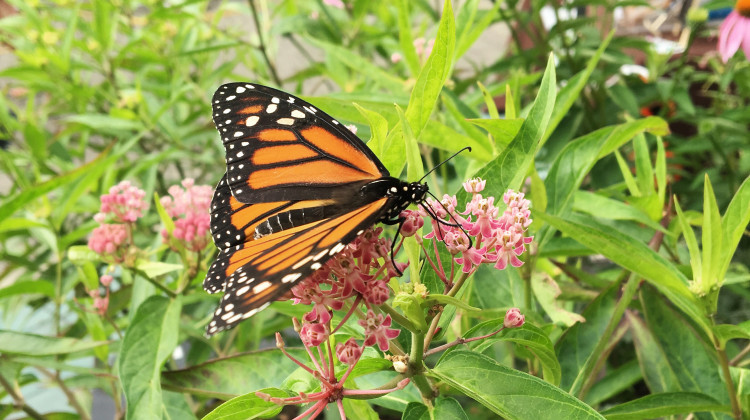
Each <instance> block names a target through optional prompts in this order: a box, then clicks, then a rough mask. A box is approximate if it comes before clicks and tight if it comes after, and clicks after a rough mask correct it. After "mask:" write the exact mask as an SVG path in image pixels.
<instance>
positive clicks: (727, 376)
mask: <svg viewBox="0 0 750 420" xmlns="http://www.w3.org/2000/svg"><path fill="white" fill-rule="evenodd" d="M713 340H714V346H715V347H716V354H717V355H718V356H719V365H720V366H721V373H722V374H723V375H724V383H725V384H726V385H727V392H728V393H729V402H730V403H731V405H732V417H734V418H735V420H742V409H741V408H740V402H739V400H738V399H737V389H736V388H735V387H734V382H733V381H732V374H731V372H729V359H728V358H727V353H726V352H725V351H724V349H722V348H721V346H720V344H719V340H718V338H716V336H714V337H713Z"/></svg>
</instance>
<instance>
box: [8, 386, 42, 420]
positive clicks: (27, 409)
mask: <svg viewBox="0 0 750 420" xmlns="http://www.w3.org/2000/svg"><path fill="white" fill-rule="evenodd" d="M0 385H2V386H3V388H5V392H7V393H8V395H9V396H10V397H11V398H12V399H13V405H14V406H15V407H17V408H19V409H21V410H23V412H24V413H26V414H28V415H29V417H31V418H33V419H37V420H44V418H45V417H44V416H43V415H41V414H40V413H39V412H38V411H36V410H34V409H33V408H31V406H29V405H28V404H26V401H24V399H23V395H21V393H20V392H16V391H17V390H16V388H15V387H14V386H13V385H11V384H10V382H8V381H7V380H6V379H5V378H4V377H3V376H2V375H0Z"/></svg>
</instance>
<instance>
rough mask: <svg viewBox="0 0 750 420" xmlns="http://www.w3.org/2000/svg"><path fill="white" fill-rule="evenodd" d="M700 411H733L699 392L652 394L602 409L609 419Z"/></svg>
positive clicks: (657, 416)
mask: <svg viewBox="0 0 750 420" xmlns="http://www.w3.org/2000/svg"><path fill="white" fill-rule="evenodd" d="M700 411H721V412H725V413H731V412H732V410H731V409H730V407H729V406H728V405H722V404H721V403H719V402H718V401H716V400H715V399H714V398H711V397H710V396H708V395H706V394H700V393H697V392H665V393H661V394H651V395H646V396H645V397H641V398H637V399H635V400H632V401H628V402H626V403H622V404H619V405H616V406H614V407H611V408H608V409H606V410H604V411H602V414H603V415H604V417H606V418H607V420H642V419H655V418H659V417H667V416H674V415H677V414H688V413H694V412H700Z"/></svg>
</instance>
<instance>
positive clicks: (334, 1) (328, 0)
mask: <svg viewBox="0 0 750 420" xmlns="http://www.w3.org/2000/svg"><path fill="white" fill-rule="evenodd" d="M323 3H324V4H326V5H328V6H332V7H335V8H337V9H343V8H344V2H342V1H341V0H323Z"/></svg>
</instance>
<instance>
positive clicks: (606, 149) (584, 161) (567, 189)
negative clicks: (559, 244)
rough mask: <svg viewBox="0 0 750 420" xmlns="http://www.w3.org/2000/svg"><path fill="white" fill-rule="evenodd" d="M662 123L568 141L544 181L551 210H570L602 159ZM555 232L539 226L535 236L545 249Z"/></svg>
mask: <svg viewBox="0 0 750 420" xmlns="http://www.w3.org/2000/svg"><path fill="white" fill-rule="evenodd" d="M662 126H666V122H665V121H664V120H662V119H660V118H643V119H640V120H635V121H630V122H626V123H623V124H619V125H615V126H609V127H604V128H601V129H599V130H596V131H594V132H592V133H589V134H587V135H585V136H582V137H579V138H577V139H575V140H573V141H571V142H570V143H568V144H567V145H566V146H565V148H563V150H562V151H561V152H560V153H559V155H558V156H557V158H556V159H555V161H554V162H553V163H552V167H551V168H550V170H549V173H548V174H547V178H546V179H545V181H544V185H545V187H546V190H547V209H548V210H549V212H550V213H551V214H554V215H563V214H566V213H567V212H568V211H569V209H570V207H571V206H572V205H573V199H574V197H575V194H576V191H577V190H578V188H579V187H580V186H581V184H582V183H583V180H584V179H585V178H586V176H588V175H589V172H590V171H591V168H593V166H594V164H595V163H596V162H597V161H598V160H599V159H601V158H602V157H604V156H606V155H608V154H609V153H611V151H613V150H615V149H617V148H618V147H620V146H621V145H622V144H623V143H625V142H627V141H629V140H630V139H632V138H633V137H634V136H635V135H636V134H638V133H642V132H643V131H653V130H658V129H660V128H661V127H662ZM552 233H554V231H553V230H552V229H550V228H549V227H542V229H540V231H539V233H538V234H537V235H536V240H537V241H538V243H539V247H540V248H544V245H545V244H546V242H547V241H548V240H549V239H550V238H551V237H552Z"/></svg>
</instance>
